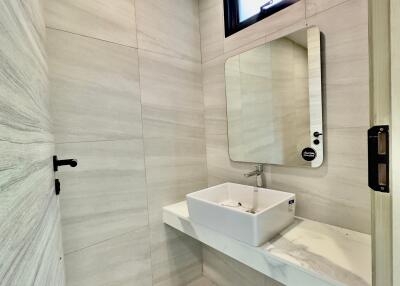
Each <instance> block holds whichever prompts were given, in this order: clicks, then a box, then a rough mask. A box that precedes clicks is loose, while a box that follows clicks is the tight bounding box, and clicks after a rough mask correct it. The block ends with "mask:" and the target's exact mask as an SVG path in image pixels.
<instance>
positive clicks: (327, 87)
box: [200, 0, 370, 284]
mask: <svg viewBox="0 0 400 286" xmlns="http://www.w3.org/2000/svg"><path fill="white" fill-rule="evenodd" d="M201 1H202V2H200V8H201V9H200V19H201V23H200V28H201V35H202V58H203V93H204V105H205V128H206V147H207V169H208V181H209V185H215V184H218V183H221V182H226V181H232V182H238V183H245V184H249V183H250V184H254V181H253V180H249V179H245V178H244V177H243V173H244V172H246V171H248V170H250V169H251V168H252V164H244V163H236V162H232V161H231V160H230V159H229V155H228V142H227V122H226V98H225V75H224V62H225V60H226V58H228V57H230V56H232V55H236V54H238V53H240V52H242V51H245V50H248V49H249V48H251V47H255V46H257V45H260V44H262V43H265V42H267V41H270V40H273V39H276V38H279V37H281V36H283V35H285V34H288V33H290V32H293V31H295V30H298V29H301V28H304V27H306V26H307V25H309V26H312V25H316V26H318V27H319V28H320V29H321V32H322V34H323V37H322V38H323V57H324V62H325V63H324V121H325V122H324V123H325V126H324V128H325V136H326V137H325V144H326V146H325V147H326V153H325V162H324V164H323V166H322V167H321V168H318V169H303V168H287V167H277V166H267V167H266V171H265V177H266V179H267V186H268V187H270V188H274V189H278V190H283V191H290V192H294V193H296V195H297V200H298V209H297V215H299V216H303V217H306V218H309V219H313V220H317V221H322V222H325V223H329V224H333V225H337V226H341V227H345V228H349V229H353V230H357V231H361V232H365V233H369V232H370V192H369V188H368V186H367V180H368V179H367V146H366V140H365V136H366V132H367V129H368V125H369V95H368V16H367V1H365V0H338V1H328V0H324V1H319V0H315V1H314V0H304V1H300V2H298V3H297V4H295V5H293V6H292V7H289V8H288V9H286V10H285V11H281V12H279V13H277V14H275V15H274V16H272V17H270V18H267V19H266V20H263V21H261V22H259V23H257V24H255V25H254V26H251V27H249V28H248V29H245V30H243V31H241V32H239V33H237V34H235V35H234V36H232V37H229V38H227V39H224V37H223V36H221V35H222V33H223V29H224V27H223V24H221V23H223V22H222V21H221V19H218V18H217V17H216V15H223V10H222V9H223V3H222V2H223V1H220V0H201ZM296 5H297V6H296ZM210 7H213V8H210ZM268 19H269V20H268ZM267 27H268V28H267ZM218 259H224V258H218V256H217V255H214V256H212V257H211V255H209V251H206V253H205V254H204V269H205V275H206V276H207V277H209V278H210V279H211V280H213V278H214V281H215V282H216V283H217V284H218V282H219V283H223V280H222V278H221V277H218V275H216V274H215V273H219V272H224V271H225V273H229V271H231V270H232V267H228V269H230V270H227V269H224V268H225V266H226V264H224V263H223V262H220V263H219V262H218ZM221 265H224V267H222V266H221ZM218 268H220V270H218ZM244 268H246V267H244V266H242V267H240V269H241V270H240V271H245V270H244ZM207 269H214V270H213V271H214V272H212V271H208V270H207ZM213 273H214V274H215V275H214V274H213ZM219 275H221V274H219Z"/></svg>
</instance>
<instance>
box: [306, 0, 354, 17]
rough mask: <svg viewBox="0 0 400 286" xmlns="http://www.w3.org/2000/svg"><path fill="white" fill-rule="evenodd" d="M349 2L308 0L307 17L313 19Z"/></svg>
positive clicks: (340, 0)
mask: <svg viewBox="0 0 400 286" xmlns="http://www.w3.org/2000/svg"><path fill="white" fill-rule="evenodd" d="M345 1H347V0H323V1H321V0H306V15H307V17H311V16H313V15H315V14H318V13H321V12H323V11H325V10H328V9H329V8H332V7H334V6H336V5H339V4H341V3H343V2H345Z"/></svg>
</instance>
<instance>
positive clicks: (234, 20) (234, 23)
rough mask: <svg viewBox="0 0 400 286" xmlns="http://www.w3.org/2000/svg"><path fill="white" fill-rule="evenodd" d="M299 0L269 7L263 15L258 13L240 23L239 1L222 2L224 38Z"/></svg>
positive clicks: (228, 0) (226, 0) (289, 0)
mask: <svg viewBox="0 0 400 286" xmlns="http://www.w3.org/2000/svg"><path fill="white" fill-rule="evenodd" d="M298 1H300V0H287V1H283V2H282V3H280V4H278V5H276V6H273V7H271V8H270V9H268V11H266V12H264V13H261V12H260V13H258V14H256V15H254V16H252V17H250V18H248V19H246V20H244V21H242V22H240V19H239V0H224V21H225V38H228V37H229V36H231V35H233V34H235V33H237V32H239V31H241V30H243V29H245V28H247V27H249V26H251V25H253V24H255V23H257V22H258V21H261V20H263V19H265V18H266V17H268V16H271V15H272V14H275V13H276V12H279V11H280V10H282V9H285V8H286V7H288V6H290V5H292V4H294V3H296V2H298Z"/></svg>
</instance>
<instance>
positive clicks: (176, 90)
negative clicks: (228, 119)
mask: <svg viewBox="0 0 400 286" xmlns="http://www.w3.org/2000/svg"><path fill="white" fill-rule="evenodd" d="M139 58H140V81H141V89H142V104H143V135H144V142H145V158H146V178H147V189H148V194H149V214H150V228H151V245H152V265H153V277H154V278H153V279H154V280H153V283H154V285H163V286H164V285H171V286H175V285H187V284H188V283H189V282H190V281H192V280H194V279H196V278H198V277H199V276H201V272H202V265H201V245H200V244H199V243H198V242H197V241H195V240H193V239H191V238H189V237H187V236H185V235H182V234H180V233H177V232H176V231H175V230H172V229H170V228H169V227H167V226H165V225H164V224H163V223H162V207H163V206H165V205H168V204H171V203H174V202H177V201H180V200H184V199H185V195H186V194H187V193H190V192H192V191H195V190H198V189H201V188H203V187H205V186H206V185H207V174H206V160H205V157H206V154H205V141H204V119H203V98H202V97H203V96H202V89H201V65H200V63H198V62H193V61H188V60H182V59H178V58H174V57H169V56H164V55H160V54H155V53H152V52H148V51H142V50H140V51H139Z"/></svg>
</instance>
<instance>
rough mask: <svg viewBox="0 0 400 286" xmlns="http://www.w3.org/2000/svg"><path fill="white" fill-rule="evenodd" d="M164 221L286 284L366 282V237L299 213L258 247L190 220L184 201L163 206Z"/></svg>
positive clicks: (358, 285)
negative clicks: (275, 234)
mask: <svg viewBox="0 0 400 286" xmlns="http://www.w3.org/2000/svg"><path fill="white" fill-rule="evenodd" d="M163 219H164V223H165V224H168V225H170V226H171V227H173V228H175V229H177V230H179V231H182V232H184V233H186V234H187V235H189V236H191V237H193V238H195V239H197V240H199V241H201V242H202V243H204V244H206V245H208V246H210V247H212V248H214V249H216V250H218V251H220V252H222V253H224V254H226V255H228V256H230V257H232V258H234V259H236V260H238V261H240V262H242V263H244V264H246V265H248V266H249V267H251V268H253V269H255V270H257V271H259V272H261V273H263V274H265V275H267V276H269V277H271V278H273V279H275V280H277V281H279V282H281V283H283V284H284V285H288V286H314V285H315V286H333V285H335V286H339V285H341V286H343V285H347V286H370V285H372V282H371V275H372V274H371V237H370V236H369V235H367V234H363V233H359V232H355V231H351V230H347V229H343V228H339V227H335V226H331V225H327V224H323V223H319V222H315V221H311V220H307V219H303V218H299V217H297V218H296V220H295V222H294V223H293V224H292V225H291V226H289V227H288V228H286V229H285V230H284V231H282V232H281V233H280V234H279V235H278V236H277V237H276V238H274V239H273V240H271V241H269V242H267V243H266V244H264V245H262V246H260V247H254V246H251V245H247V244H245V243H242V242H240V241H237V240H235V239H233V238H230V237H227V236H224V235H223V234H220V233H219V232H216V231H214V230H211V229H209V228H206V227H204V226H201V225H198V224H195V223H192V222H191V221H190V217H189V212H188V209H187V205H186V201H183V202H180V203H177V204H173V205H170V206H166V207H164V209H163Z"/></svg>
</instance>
